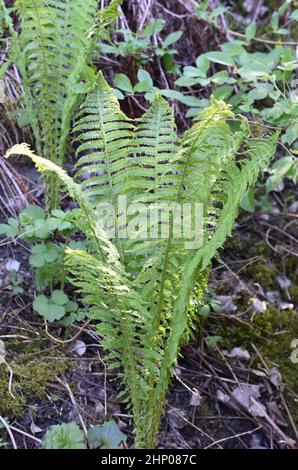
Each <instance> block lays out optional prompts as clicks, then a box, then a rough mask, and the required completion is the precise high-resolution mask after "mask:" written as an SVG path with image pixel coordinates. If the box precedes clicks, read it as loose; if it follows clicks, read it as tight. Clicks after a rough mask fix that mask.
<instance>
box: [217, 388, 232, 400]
mask: <svg viewBox="0 0 298 470" xmlns="http://www.w3.org/2000/svg"><path fill="white" fill-rule="evenodd" d="M216 398H217V399H218V400H219V401H222V402H223V403H229V402H230V401H231V398H230V397H229V395H227V394H226V393H224V392H222V391H221V390H217V392H216Z"/></svg>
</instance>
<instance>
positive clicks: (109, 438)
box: [88, 420, 126, 449]
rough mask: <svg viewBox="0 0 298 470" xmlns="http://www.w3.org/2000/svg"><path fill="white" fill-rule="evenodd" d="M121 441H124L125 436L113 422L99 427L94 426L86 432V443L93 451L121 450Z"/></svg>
mask: <svg viewBox="0 0 298 470" xmlns="http://www.w3.org/2000/svg"><path fill="white" fill-rule="evenodd" d="M122 441H126V436H125V434H123V432H121V431H120V429H119V427H118V425H117V424H116V423H115V421H113V420H111V421H107V422H106V423H104V424H103V425H101V426H100V425H97V426H94V427H93V428H91V429H90V430H89V431H88V442H89V445H90V446H91V447H93V448H94V449H96V448H100V449H121V448H122V447H121V442H122Z"/></svg>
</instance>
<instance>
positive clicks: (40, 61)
mask: <svg viewBox="0 0 298 470" xmlns="http://www.w3.org/2000/svg"><path fill="white" fill-rule="evenodd" d="M98 3H99V2H98V1H97V0H55V1H48V0H17V2H16V5H15V8H16V12H17V14H18V17H19V19H20V23H21V32H20V34H19V35H17V34H16V33H14V34H13V36H14V37H13V45H12V51H11V56H12V58H13V60H14V62H15V63H16V65H17V66H18V68H19V70H20V72H21V75H22V78H23V88H24V104H25V110H26V119H27V120H28V122H29V123H30V125H31V127H32V130H33V133H34V138H35V146H36V150H37V152H38V153H39V154H44V155H47V156H48V158H49V159H50V160H52V161H53V162H56V163H58V164H60V165H61V164H63V162H64V158H65V152H66V146H67V141H68V137H69V132H70V124H71V119H72V114H73V111H74V108H75V107H76V106H77V104H78V102H79V101H80V99H81V98H82V94H78V93H77V92H76V89H75V87H76V86H77V84H78V83H79V82H80V80H82V79H85V80H86V79H87V80H88V77H89V79H91V78H90V77H91V76H92V73H93V71H92V70H91V69H90V70H89V69H88V65H89V62H90V59H91V54H92V50H93V49H94V47H95V44H96V40H97V39H98V37H99V36H100V34H101V32H102V30H103V28H104V27H105V26H106V25H107V24H108V23H109V22H112V21H114V20H115V18H116V17H117V8H118V5H119V3H120V0H112V2H111V3H110V4H109V5H108V7H107V8H106V9H104V10H103V11H101V10H100V9H99V5H98ZM93 74H94V73H93ZM47 180H48V181H47ZM45 181H46V205H47V207H48V208H53V207H55V206H57V204H58V190H59V186H58V185H57V181H56V182H55V176H54V175H50V176H49V175H46V179H45Z"/></svg>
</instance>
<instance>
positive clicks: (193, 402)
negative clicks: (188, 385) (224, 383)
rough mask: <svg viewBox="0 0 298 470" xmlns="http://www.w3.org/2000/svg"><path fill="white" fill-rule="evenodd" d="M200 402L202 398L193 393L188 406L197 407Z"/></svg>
mask: <svg viewBox="0 0 298 470" xmlns="http://www.w3.org/2000/svg"><path fill="white" fill-rule="evenodd" d="M201 401H202V396H201V395H200V393H199V392H193V393H192V395H191V399H190V402H189V404H190V406H199V405H200V403H201Z"/></svg>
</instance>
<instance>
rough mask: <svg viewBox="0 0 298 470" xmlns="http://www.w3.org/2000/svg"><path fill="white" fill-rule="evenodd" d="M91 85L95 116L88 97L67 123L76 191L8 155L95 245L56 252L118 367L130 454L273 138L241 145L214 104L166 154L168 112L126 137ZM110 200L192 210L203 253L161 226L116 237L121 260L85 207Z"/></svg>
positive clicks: (222, 108)
mask: <svg viewBox="0 0 298 470" xmlns="http://www.w3.org/2000/svg"><path fill="white" fill-rule="evenodd" d="M98 86H99V89H100V107H99V106H98V95H97V94H96V89H94V90H93V91H92V92H91V93H89V95H88V97H87V98H86V100H85V101H84V103H83V104H82V106H81V110H80V112H79V114H78V117H77V121H76V128H75V132H76V134H77V136H78V139H79V140H80V141H81V143H80V146H79V148H78V157H79V160H78V162H77V170H78V172H77V181H78V182H74V181H73V180H72V178H70V177H69V176H68V175H66V173H65V172H64V170H62V169H61V168H59V167H58V166H57V165H55V164H53V163H51V162H48V161H47V160H45V159H42V158H40V157H36V156H35V155H34V154H32V152H31V151H30V150H29V149H28V148H27V147H25V146H17V147H15V148H13V149H12V150H11V151H10V152H8V155H9V154H11V153H25V154H26V155H28V156H29V157H30V158H32V160H33V161H34V162H35V163H36V164H37V166H38V167H39V168H40V169H41V170H45V169H47V170H50V171H53V172H55V173H56V174H57V175H59V178H60V179H61V180H62V181H63V182H64V184H65V185H66V186H67V189H68V191H69V193H70V194H71V196H72V197H74V199H75V200H76V201H77V203H78V204H79V205H80V206H81V209H82V213H83V215H82V217H85V218H84V219H83V220H84V221H85V225H88V224H89V225H90V230H91V231H90V230H89V231H90V233H89V231H88V230H86V227H84V230H86V232H87V234H88V236H90V237H91V238H92V237H94V239H95V240H97V243H98V245H97V246H98V249H97V253H92V254H90V253H86V252H84V251H82V250H74V251H72V250H67V256H66V265H67V268H68V270H69V272H70V273H71V279H72V282H73V284H74V285H75V286H76V288H77V289H78V290H79V291H80V292H82V293H84V295H86V298H85V300H86V301H87V302H88V303H90V304H91V305H92V307H91V314H92V316H93V318H94V319H95V320H98V321H99V322H98V325H97V328H98V330H99V331H100V333H101V334H102V335H103V336H104V340H103V346H104V348H105V349H106V350H107V351H108V356H107V358H108V360H111V361H113V362H114V361H116V363H118V364H119V365H121V366H123V371H124V379H123V380H124V385H125V390H123V395H124V396H127V395H128V396H130V402H131V404H132V411H133V414H134V420H135V426H136V429H135V434H136V446H137V447H143V448H148V447H154V446H155V444H156V439H157V432H158V428H159V423H160V416H161V414H162V411H163V409H164V404H165V396H166V393H167V390H168V386H169V382H170V379H171V377H172V375H173V373H174V368H175V364H176V361H177V357H178V355H179V351H180V347H181V344H182V342H183V341H185V337H186V336H187V335H188V334H189V330H190V328H191V323H192V321H193V318H190V316H189V315H188V308H189V300H190V297H191V295H192V292H193V289H194V288H195V286H196V285H198V295H199V296H201V297H202V296H203V293H204V290H205V289H206V282H207V277H208V270H209V266H210V262H211V259H212V257H213V256H215V255H216V254H217V251H218V249H219V248H220V247H221V246H222V244H223V242H224V240H225V238H226V237H227V236H228V235H229V234H230V233H231V230H232V227H233V223H234V220H235V218H236V215H237V210H238V206H239V202H240V200H241V198H242V197H243V195H244V194H245V192H246V191H247V189H248V188H249V187H250V186H251V185H252V184H254V183H255V181H256V178H257V177H258V175H259V173H260V171H261V170H262V169H263V168H264V167H265V166H266V165H267V163H268V162H269V161H270V158H271V157H272V155H273V153H274V150H275V146H276V141H277V136H276V135H274V136H271V137H269V138H266V139H260V140H255V139H249V138H248V126H247V121H246V120H243V122H242V125H241V127H240V130H239V131H238V132H234V131H233V130H232V129H231V127H230V126H229V122H228V121H229V119H233V117H234V115H233V114H232V113H231V111H230V109H229V107H228V106H227V105H226V104H225V103H223V102H214V103H212V105H211V106H210V107H209V108H208V109H206V110H205V111H203V112H202V114H201V115H200V116H199V117H198V120H197V121H196V122H195V124H194V126H193V127H192V128H191V129H190V130H189V131H188V132H187V133H186V134H185V136H184V138H183V139H182V142H181V143H180V146H177V136H176V132H175V123H174V120H173V115H172V111H171V110H170V108H169V106H168V105H167V103H166V102H165V101H164V100H163V99H161V98H160V97H157V98H156V99H155V101H154V103H153V104H152V106H151V108H150V109H149V110H148V112H147V113H146V114H145V115H144V116H143V119H141V122H140V126H139V130H138V131H135V132H134V135H133V130H134V129H133V127H132V124H131V122H130V120H129V119H128V118H126V117H125V115H124V114H123V113H122V112H121V111H120V108H119V104H118V102H117V100H116V99H115V98H114V97H113V96H112V92H111V90H110V88H109V87H108V86H107V85H106V84H105V82H104V80H103V78H102V77H101V76H100V77H99V84H98ZM98 113H102V116H101V117H100V116H98ZM240 149H241V158H239V152H240ZM243 149H244V151H242V150H243ZM84 173H85V174H86V173H88V174H89V175H91V176H90V178H89V180H87V181H86V182H84V181H80V178H81V177H82V176H83V175H84ZM119 194H124V195H126V196H127V197H128V198H129V201H131V202H137V203H144V204H147V205H150V204H151V203H153V204H155V205H158V204H163V203H179V204H183V203H184V202H188V203H197V202H198V203H200V204H203V223H204V234H203V239H202V245H201V246H194V247H192V248H191V249H188V248H186V247H185V246H184V242H185V241H186V239H185V237H184V238H183V237H182V238H181V239H179V240H178V239H175V238H174V237H173V232H172V225H171V224H170V228H169V231H168V234H167V236H166V237H165V238H160V239H154V238H153V239H150V238H148V237H147V238H146V239H144V240H138V239H132V240H129V239H128V240H125V241H124V242H123V243H122V250H123V251H122V256H120V255H119V250H118V249H117V247H116V246H115V244H114V243H113V242H111V240H109V237H108V234H107V233H106V232H105V231H104V230H103V229H102V228H101V227H100V226H99V227H97V226H96V223H95V222H96V212H95V208H94V207H95V206H96V204H97V203H98V202H101V201H102V202H111V203H113V202H114V201H115V199H116V198H117V196H118V195H119ZM97 230H98V231H97ZM116 365H117V364H116Z"/></svg>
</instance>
